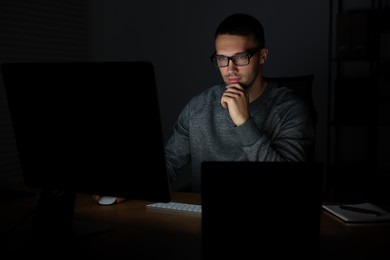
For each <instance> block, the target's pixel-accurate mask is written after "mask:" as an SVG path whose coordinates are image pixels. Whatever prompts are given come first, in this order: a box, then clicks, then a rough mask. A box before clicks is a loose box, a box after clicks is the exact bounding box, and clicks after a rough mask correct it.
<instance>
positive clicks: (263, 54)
mask: <svg viewBox="0 0 390 260" xmlns="http://www.w3.org/2000/svg"><path fill="white" fill-rule="evenodd" d="M267 57H268V48H263V49H261V51H260V64H264V63H265V62H266V61H267Z"/></svg>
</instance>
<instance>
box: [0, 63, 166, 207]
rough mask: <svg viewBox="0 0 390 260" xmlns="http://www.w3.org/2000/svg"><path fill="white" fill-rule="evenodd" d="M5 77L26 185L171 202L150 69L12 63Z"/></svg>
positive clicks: (7, 65)
mask: <svg viewBox="0 0 390 260" xmlns="http://www.w3.org/2000/svg"><path fill="white" fill-rule="evenodd" d="M1 72H2V76H3V81H4V86H5V89H6V95H7V100H8V104H9V111H10V114H11V120H12V124H13V130H14V133H15V139H16V144H17V150H18V154H19V157H20V163H21V169H22V174H23V178H24V181H25V183H26V185H27V186H29V187H32V188H38V189H42V190H44V191H53V190H54V191H63V192H68V193H70V194H74V193H87V194H99V195H110V196H117V197H124V198H127V199H139V200H148V201H163V202H168V201H170V199H171V197H170V195H171V193H170V187H169V182H168V176H167V171H166V164H165V157H164V145H163V135H162V129H161V119H160V110H159V103H158V93H157V88H156V82H155V74H154V67H153V64H151V63H150V62H145V61H137V62H136V61H133V62H19V63H17V62H16V63H12V62H10V63H3V64H1ZM71 197H72V196H71ZM46 200H47V198H46ZM66 203H67V202H66ZM66 203H65V204H66ZM68 204H69V203H68ZM69 207H71V206H69Z"/></svg>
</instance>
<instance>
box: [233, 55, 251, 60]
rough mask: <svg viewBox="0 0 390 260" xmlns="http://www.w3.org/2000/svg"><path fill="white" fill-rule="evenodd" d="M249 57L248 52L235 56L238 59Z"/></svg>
mask: <svg viewBox="0 0 390 260" xmlns="http://www.w3.org/2000/svg"><path fill="white" fill-rule="evenodd" d="M247 57H248V56H247V55H246V54H242V55H236V56H234V58H235V59H236V60H245V59H247Z"/></svg>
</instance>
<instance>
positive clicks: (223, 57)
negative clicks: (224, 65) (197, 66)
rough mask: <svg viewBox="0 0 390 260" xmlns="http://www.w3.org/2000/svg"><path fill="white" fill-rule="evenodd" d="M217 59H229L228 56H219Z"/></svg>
mask: <svg viewBox="0 0 390 260" xmlns="http://www.w3.org/2000/svg"><path fill="white" fill-rule="evenodd" d="M217 60H219V61H224V60H227V57H226V56H217Z"/></svg>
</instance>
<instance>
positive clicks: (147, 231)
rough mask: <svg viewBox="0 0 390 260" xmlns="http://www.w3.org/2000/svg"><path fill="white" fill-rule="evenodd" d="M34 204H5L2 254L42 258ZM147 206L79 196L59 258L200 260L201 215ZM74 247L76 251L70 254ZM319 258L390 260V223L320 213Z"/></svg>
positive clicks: (185, 196) (191, 199)
mask: <svg viewBox="0 0 390 260" xmlns="http://www.w3.org/2000/svg"><path fill="white" fill-rule="evenodd" d="M173 200H175V201H179V202H187V203H200V195H199V194H191V193H174V194H173ZM35 201H36V197H34V196H27V197H22V198H18V199H11V200H9V201H1V216H0V220H1V225H0V227H1V229H0V231H1V234H2V236H1V239H2V240H1V241H2V242H1V246H2V248H1V250H2V251H3V253H4V255H12V256H15V257H17V256H21V255H28V256H30V257H31V256H33V255H34V254H35V255H38V256H41V255H44V253H42V248H45V245H43V244H40V242H38V243H36V238H35V237H34V235H33V234H34V232H33V229H32V224H31V216H32V214H31V213H32V211H31V210H32V209H33V208H34V205H35ZM147 203H148V202H144V201H126V202H123V203H120V204H116V205H113V206H100V205H98V204H97V203H96V202H94V201H93V200H92V198H91V196H90V195H82V194H80V195H78V197H77V200H76V206H75V212H74V218H73V219H74V234H75V235H74V237H72V239H73V240H72V243H71V244H69V243H68V244H67V243H66V242H63V241H60V240H59V241H55V242H54V243H53V244H55V245H56V244H60V245H63V246H62V247H61V246H60V247H58V248H54V249H55V251H57V252H58V253H59V254H58V255H57V256H63V255H67V256H75V257H76V256H80V255H81V256H89V257H113V256H114V257H115V256H122V257H123V256H125V257H128V259H170V260H172V259H173V260H174V259H180V260H187V259H188V260H192V259H194V260H195V259H196V260H199V259H201V216H200V215H194V214H185V213H172V212H159V211H155V210H149V209H145V205H146V204H147ZM292 224H293V223H292ZM15 227H17V228H15ZM297 235H299V234H297ZM53 239H56V238H53ZM57 239H59V238H57ZM34 242H35V243H34ZM57 242H58V243H57ZM216 242H217V241H216ZM259 243H260V242H259ZM53 244H52V245H50V247H53ZM31 245H33V246H31ZM64 245H65V246H64ZM73 246H74V248H76V250H72V248H73ZM48 250H49V248H48V249H47V252H48ZM308 250H310V249H308ZM3 253H2V254H3ZM321 255H322V257H321V260H326V259H332V260H334V259H343V260H345V259H354V260H363V259H375V258H377V257H379V256H381V257H382V259H390V223H382V224H379V223H378V224H364V225H357V224H354V225H347V224H345V223H343V222H342V221H340V220H338V219H337V218H335V217H334V216H332V215H330V214H328V213H327V212H322V215H321ZM50 256H52V255H51V254H50ZM383 257H384V258H383Z"/></svg>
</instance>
